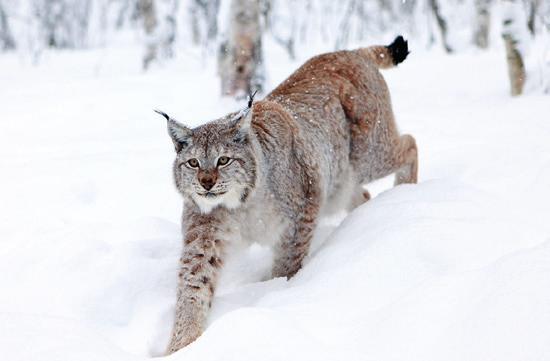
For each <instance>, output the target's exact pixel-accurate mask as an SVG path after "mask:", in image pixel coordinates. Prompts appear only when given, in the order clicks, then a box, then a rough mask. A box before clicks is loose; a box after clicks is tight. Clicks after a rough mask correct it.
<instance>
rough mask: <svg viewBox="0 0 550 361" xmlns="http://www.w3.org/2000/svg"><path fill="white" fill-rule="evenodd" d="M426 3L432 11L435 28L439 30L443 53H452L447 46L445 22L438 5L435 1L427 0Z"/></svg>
mask: <svg viewBox="0 0 550 361" xmlns="http://www.w3.org/2000/svg"><path fill="white" fill-rule="evenodd" d="M428 3H429V6H430V8H431V9H432V13H433V14H434V16H435V20H436V23H437V27H438V28H439V32H440V33H441V41H442V42H443V47H444V48H445V51H446V52H447V53H452V52H453V48H452V47H451V46H450V45H449V41H448V39H447V33H448V27H447V20H445V18H444V17H443V15H442V14H441V9H440V8H439V4H438V2H437V0H429V1H428Z"/></svg>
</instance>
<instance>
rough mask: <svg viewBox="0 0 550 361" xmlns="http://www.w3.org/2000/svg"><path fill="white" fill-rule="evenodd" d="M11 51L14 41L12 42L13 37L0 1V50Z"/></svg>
mask: <svg viewBox="0 0 550 361" xmlns="http://www.w3.org/2000/svg"><path fill="white" fill-rule="evenodd" d="M13 49H15V40H13V35H12V34H11V30H10V26H9V23H8V16H7V15H6V12H5V11H4V6H3V4H2V2H1V1H0V50H3V51H6V50H13Z"/></svg>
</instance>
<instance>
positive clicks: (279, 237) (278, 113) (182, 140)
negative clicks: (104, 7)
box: [159, 36, 418, 354]
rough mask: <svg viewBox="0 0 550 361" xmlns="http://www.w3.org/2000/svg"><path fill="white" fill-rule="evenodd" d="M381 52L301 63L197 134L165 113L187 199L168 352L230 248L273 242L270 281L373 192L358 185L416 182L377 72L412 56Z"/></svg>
mask: <svg viewBox="0 0 550 361" xmlns="http://www.w3.org/2000/svg"><path fill="white" fill-rule="evenodd" d="M408 53H409V51H408V45H407V42H406V41H405V40H404V39H403V37H401V36H399V37H397V38H396V39H395V40H394V42H393V43H392V44H390V45H388V46H371V47H367V48H360V49H357V50H353V51H338V52H333V53H328V54H323V55H319V56H316V57H314V58H312V59H310V60H309V61H307V62H306V63H305V64H304V65H303V66H302V67H300V68H299V69H298V70H297V71H296V72H294V73H293V74H292V75H291V76H290V77H289V78H288V79H286V80H285V81H284V82H283V83H282V84H280V85H279V86H278V87H277V88H276V89H275V90H273V91H272V92H271V93H270V94H268V95H267V96H266V97H265V98H264V99H263V100H261V101H257V102H254V103H252V101H249V104H248V107H246V108H245V109H244V110H241V111H238V112H234V113H231V114H228V115H226V116H224V117H222V118H219V119H217V120H214V121H211V122H209V123H206V124H204V125H202V126H199V127H197V128H195V129H190V128H187V127H186V126H184V125H182V124H180V123H178V122H177V121H175V120H174V119H172V118H170V117H169V116H168V115H166V114H165V113H162V112H159V113H161V114H162V115H163V116H164V117H165V118H166V120H167V122H168V133H169V135H170V137H171V138H172V141H173V143H174V146H175V150H176V160H175V161H174V164H173V174H174V179H175V183H176V187H177V189H178V191H179V192H180V193H181V195H182V196H183V198H184V205H185V207H184V213H183V217H182V229H183V233H184V242H183V243H184V245H183V255H182V257H181V259H180V262H181V270H180V272H179V285H178V290H177V302H176V310H175V323H174V327H173V331H172V337H171V341H170V343H169V346H168V350H167V352H168V353H169V354H170V353H173V352H175V351H177V350H179V349H181V348H182V347H184V346H186V345H188V344H189V343H191V342H193V341H194V340H195V339H196V338H198V337H199V336H200V335H201V333H202V332H203V329H204V327H205V322H206V318H207V314H208V311H209V308H210V307H211V303H212V299H213V296H214V292H215V290H216V282H217V279H218V278H219V274H220V271H221V269H222V267H223V264H224V258H225V257H226V255H227V254H228V252H229V249H230V248H231V246H232V245H233V244H235V243H237V242H264V243H267V244H270V245H272V246H273V247H274V255H275V256H274V263H273V267H272V275H273V277H287V278H290V277H292V276H293V275H294V274H296V272H298V271H299V270H300V267H301V266H302V262H303V260H304V257H305V256H306V254H307V252H308V248H309V245H310V241H311V238H312V234H313V231H314V229H315V227H316V224H317V222H318V219H319V217H320V215H324V214H329V213H331V212H334V211H336V210H341V209H342V208H343V207H345V208H347V209H348V210H351V209H353V208H354V207H356V206H358V205H360V204H361V203H363V202H365V201H366V200H368V198H369V197H370V196H369V194H368V192H366V191H365V190H364V189H363V187H362V186H363V185H364V184H366V183H368V182H370V181H372V180H375V179H378V178H381V177H384V176H386V175H389V174H392V173H395V174H396V175H395V182H394V184H395V185H398V184H401V183H416V180H417V167H418V161H417V148H416V143H415V140H414V138H413V137H412V136H410V135H401V136H400V135H399V133H398V130H397V126H396V124H395V120H394V116H393V112H392V107H391V102H390V94H389V91H388V88H387V85H386V83H385V81H384V79H383V77H382V75H381V74H380V72H379V71H378V69H384V68H391V67H393V66H395V65H397V64H398V63H400V62H402V61H403V60H404V59H405V58H406V57H407V55H408Z"/></svg>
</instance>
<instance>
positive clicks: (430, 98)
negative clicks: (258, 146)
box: [0, 42, 550, 361]
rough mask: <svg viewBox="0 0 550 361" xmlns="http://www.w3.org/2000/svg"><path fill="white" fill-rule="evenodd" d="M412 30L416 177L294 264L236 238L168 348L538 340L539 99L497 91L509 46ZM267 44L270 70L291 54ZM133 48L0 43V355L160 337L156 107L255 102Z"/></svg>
mask: <svg viewBox="0 0 550 361" xmlns="http://www.w3.org/2000/svg"><path fill="white" fill-rule="evenodd" d="M410 46H411V48H412V49H413V53H412V54H411V56H410V59H407V61H405V62H404V63H403V64H401V65H400V66H399V67H398V69H395V70H388V71H385V72H384V75H385V77H386V79H387V81H388V83H389V86H390V89H391V92H392V99H393V103H394V109H395V112H396V116H397V120H398V123H399V125H400V128H401V129H402V131H403V132H407V133H411V134H413V135H414V136H415V137H416V139H417V143H418V145H419V155H420V182H419V184H418V185H403V186H399V187H397V188H391V180H389V179H386V180H383V181H381V182H378V183H377V184H374V185H372V186H369V187H368V189H369V190H370V191H371V193H372V194H376V196H375V197H374V198H373V199H372V200H370V201H369V202H368V203H366V204H365V205H363V206H361V207H360V208H358V209H356V210H355V211H354V212H352V213H351V214H349V215H348V216H347V217H345V218H344V217H343V216H342V217H340V218H335V219H329V220H324V221H323V223H322V225H321V227H320V230H319V232H318V235H317V238H316V240H315V245H314V247H313V250H312V252H311V254H310V256H309V257H308V259H307V262H306V264H305V265H304V267H303V269H302V270H301V271H300V272H299V273H298V274H297V275H296V277H295V278H293V279H292V280H290V281H286V280H284V279H272V280H269V279H268V278H267V277H266V275H267V274H268V273H269V260H270V256H271V255H270V252H269V250H267V249H265V248H262V247H260V246H259V245H254V246H252V247H251V248H250V249H246V250H242V252H241V254H240V255H239V256H238V257H235V259H234V260H233V262H231V263H230V265H229V267H228V270H227V272H226V273H225V274H224V278H223V281H222V284H221V285H220V288H219V292H218V294H217V296H216V298H215V301H214V305H213V309H212V313H211V317H210V319H209V326H208V328H207V330H206V331H205V333H204V334H203V335H202V336H201V337H200V338H199V339H198V340H197V341H196V342H195V343H193V344H192V345H190V346H189V347H187V348H185V349H183V350H181V351H180V352H178V353H176V354H174V355H172V356H169V357H167V359H170V360H220V359H223V360H240V361H242V360H260V359H261V360H281V359H285V360H304V359H305V360H341V359H345V360H423V361H429V360H501V361H505V360H549V359H550V343H549V342H548V335H550V307H549V306H548V305H550V223H549V222H548V219H549V218H550V205H549V204H548V201H549V199H550V188H549V184H550V142H549V140H550V122H549V119H548V113H549V111H550V102H549V100H548V96H545V95H542V94H539V93H537V92H536V91H532V92H530V93H528V94H526V95H524V96H522V97H519V98H515V99H512V98H510V97H509V95H508V88H507V86H508V83H507V79H506V76H505V75H506V64H505V57H504V53H503V52H502V49H493V50H491V51H489V52H486V53H477V52H464V53H461V54H459V55H455V56H452V57H450V56H446V55H443V54H440V53H438V52H436V51H431V52H423V51H422V50H421V49H419V50H415V49H417V47H415V43H414V42H411V44H410ZM266 49H268V51H269V53H268V55H267V56H266V63H267V64H266V65H267V69H269V71H270V73H269V79H270V83H271V87H272V86H273V85H276V84H277V83H278V82H279V81H281V80H283V79H284V78H285V77H286V76H287V75H288V74H289V73H290V72H291V71H292V70H293V69H294V68H296V67H297V66H298V65H299V62H289V61H288V60H287V59H286V58H285V56H284V53H283V51H282V50H277V48H275V47H273V46H271V47H270V46H268V47H266ZM306 55H308V54H304V56H306ZM309 55H311V54H309ZM140 66H141V64H140V50H139V49H138V48H134V47H124V46H117V47H116V48H112V49H108V50H95V51H78V52H58V53H45V54H44V56H43V58H42V63H41V64H40V65H38V66H31V65H29V64H26V63H25V61H24V60H22V59H21V58H19V57H17V56H15V55H3V56H2V57H0V69H3V70H4V71H3V72H2V73H1V74H0V84H1V86H0V99H2V100H3V101H2V107H0V119H2V123H1V131H0V172H1V173H0V174H1V175H2V187H0V204H2V207H1V208H0V212H1V213H0V215H1V221H0V239H1V241H0V242H1V247H0V286H1V288H0V352H1V355H2V357H1V358H2V360H6V361H19V360H38V359H40V360H45V361H53V360H79V361H87V360H144V359H147V358H150V357H152V356H159V355H161V354H162V353H163V351H164V348H165V347H166V344H167V341H168V333H169V331H170V327H171V317H172V312H173V305H174V302H175V284H176V269H177V265H178V258H179V252H180V250H181V242H180V240H181V235H180V231H179V229H180V226H179V217H180V214H181V200H180V197H179V196H178V194H177V193H176V191H175V189H174V186H173V184H172V180H171V174H170V167H171V162H172V159H173V146H172V144H171V142H170V139H169V137H168V136H167V134H166V124H165V120H164V119H163V118H162V117H160V116H159V115H157V114H155V113H153V109H156V108H158V109H161V110H163V111H165V112H167V113H168V114H170V116H172V117H174V118H176V119H178V121H180V122H182V123H184V124H187V125H189V126H196V125H198V124H200V123H202V122H205V121H207V120H209V119H212V118H214V117H217V116H219V115H222V114H224V113H226V112H229V111H234V110H238V109H241V108H242V107H243V106H245V103H246V100H244V99H243V100H242V101H234V100H228V99H220V98H219V97H218V96H217V94H219V85H218V80H217V78H216V75H215V64H214V63H213V62H212V61H211V60H209V59H207V60H205V59H203V58H202V57H201V54H200V52H198V51H197V52H194V51H189V52H187V53H185V54H182V55H181V56H180V57H179V58H178V59H177V60H175V61H172V62H166V63H165V64H162V65H161V66H157V67H154V68H153V69H151V71H150V72H148V73H145V74H144V73H142V72H141V70H140ZM268 88H269V87H268ZM258 98H259V97H258ZM342 219H343V221H342V223H341V224H340V221H341V220H342Z"/></svg>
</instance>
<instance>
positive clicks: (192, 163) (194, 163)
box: [185, 158, 199, 168]
mask: <svg viewBox="0 0 550 361" xmlns="http://www.w3.org/2000/svg"><path fill="white" fill-rule="evenodd" d="M185 164H186V165H187V166H188V167H190V168H198V166H199V161H198V160H197V158H191V159H189V160H188V161H187V162H185Z"/></svg>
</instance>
